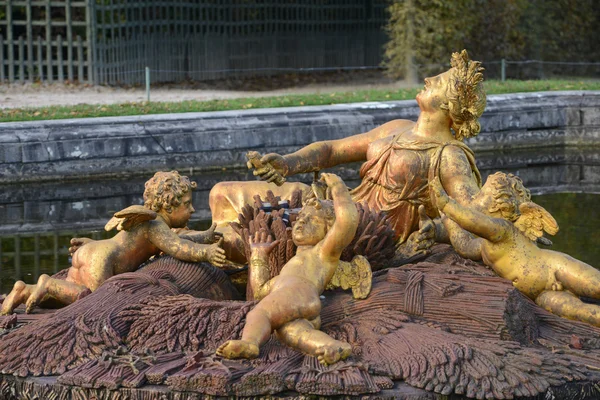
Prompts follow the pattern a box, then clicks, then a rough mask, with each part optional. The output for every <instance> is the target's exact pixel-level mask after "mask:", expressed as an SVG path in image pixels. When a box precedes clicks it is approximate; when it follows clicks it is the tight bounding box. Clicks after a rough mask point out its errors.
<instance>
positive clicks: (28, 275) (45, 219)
mask: <svg viewBox="0 0 600 400" xmlns="http://www.w3.org/2000/svg"><path fill="white" fill-rule="evenodd" d="M337 172H338V173H339V174H340V175H342V176H343V175H346V172H345V171H343V170H340V171H337ZM190 175H192V177H193V179H194V180H196V181H197V182H198V183H199V188H198V190H197V191H196V192H194V207H195V208H196V210H197V211H196V214H195V215H194V217H193V218H192V221H191V223H190V227H191V228H193V229H206V228H208V227H209V226H210V212H209V210H208V192H209V190H210V188H211V187H212V186H213V185H214V184H215V183H216V182H218V181H221V180H227V179H229V180H249V179H252V177H251V176H248V175H247V174H246V173H234V175H233V176H225V179H224V175H223V174H217V175H215V176H211V175H206V174H204V175H202V176H193V174H190ZM144 180H145V179H141V178H140V179H130V180H127V181H123V182H115V181H104V182H102V181H94V182H87V183H82V182H74V183H64V184H61V185H60V186H56V185H55V184H48V185H45V184H44V185H37V186H35V187H31V186H25V187H16V186H15V187H12V188H6V189H9V190H3V191H2V192H1V193H0V222H1V223H0V293H4V294H6V293H7V292H8V291H10V289H11V288H12V285H13V283H14V282H15V281H16V280H17V279H21V280H24V281H25V282H28V283H34V282H35V281H36V280H37V278H38V277H39V275H41V274H53V273H55V272H57V271H59V270H61V269H63V268H66V267H68V266H69V255H68V247H69V240H70V238H71V237H74V236H87V237H92V238H94V239H101V238H106V237H109V236H111V235H113V234H114V231H113V232H111V233H107V232H104V230H103V226H104V224H105V223H106V221H108V219H110V217H111V216H112V214H113V213H114V212H116V211H119V210H120V209H123V208H125V207H127V206H129V205H131V204H141V202H142V197H141V193H142V191H143V183H144ZM346 181H347V182H348V183H349V185H351V186H353V185H352V183H353V181H352V180H351V179H348V178H346ZM355 183H356V182H354V184H355ZM552 187H553V188H557V187H558V188H559V189H560V186H557V185H553V186H552ZM572 188H573V187H571V190H572ZM575 189H577V188H575ZM548 191H549V190H548V188H545V189H544V188H539V189H538V190H534V193H535V192H537V193H544V192H548ZM584 191H593V192H596V193H598V190H597V187H596V186H595V185H592V186H588V187H586V188H584ZM533 200H534V201H535V202H537V203H538V204H540V205H541V206H543V207H545V208H546V209H547V210H548V211H550V212H551V213H552V215H553V216H554V217H555V218H556V220H557V222H558V224H559V226H560V231H559V233H558V234H557V235H556V236H555V237H552V238H551V239H552V240H553V242H554V245H553V247H552V249H554V250H558V251H562V252H566V253H568V254H570V255H572V256H574V257H576V258H578V259H580V260H582V261H585V262H587V263H589V264H591V265H595V266H596V265H598V266H600V246H598V244H599V240H598V236H597V234H596V233H597V232H598V231H600V194H593V193H547V194H540V195H536V196H534V198H533Z"/></svg>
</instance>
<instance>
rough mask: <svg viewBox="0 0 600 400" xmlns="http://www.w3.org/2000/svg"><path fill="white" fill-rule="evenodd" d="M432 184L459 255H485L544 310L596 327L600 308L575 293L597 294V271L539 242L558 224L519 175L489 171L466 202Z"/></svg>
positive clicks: (599, 280) (599, 323)
mask: <svg viewBox="0 0 600 400" xmlns="http://www.w3.org/2000/svg"><path fill="white" fill-rule="evenodd" d="M431 188H432V192H433V194H434V197H435V198H436V201H437V207H438V208H439V210H440V212H441V213H443V214H442V215H443V218H449V219H450V220H451V221H447V222H449V223H450V224H448V227H449V231H450V232H449V233H450V237H451V240H452V245H453V246H454V247H455V248H456V250H457V251H458V252H459V253H460V254H462V255H464V256H468V257H469V258H472V259H483V262H484V263H485V264H486V265H488V266H490V267H491V268H492V269H493V270H494V271H495V272H496V273H497V274H498V275H500V276H501V277H503V278H506V279H509V280H511V281H512V282H513V285H514V286H515V287H516V288H517V289H518V290H519V291H521V292H522V293H524V294H525V295H527V296H528V297H530V298H531V299H533V300H534V301H535V302H536V303H537V304H538V305H539V306H541V307H543V308H545V309H546V310H548V311H550V312H552V313H554V314H556V315H559V316H561V317H565V318H569V319H574V320H578V321H583V322H587V323H589V324H592V325H595V326H600V307H599V306H597V305H592V304H587V303H584V302H583V301H581V300H580V299H579V298H578V297H577V296H585V297H590V298H595V299H600V271H598V270H596V269H595V268H593V267H592V266H590V265H588V264H586V263H584V262H582V261H579V260H576V259H574V258H573V257H570V256H568V255H567V254H563V253H560V252H557V251H552V250H545V249H540V248H538V247H537V245H536V244H535V241H536V239H537V238H539V237H541V236H542V235H543V232H544V231H546V232H547V233H549V234H552V235H554V234H556V232H558V225H557V223H556V221H555V220H554V218H553V217H552V216H551V215H550V214H549V213H548V211H546V210H545V209H544V208H543V207H541V206H539V205H537V204H535V203H533V202H531V196H530V194H529V190H527V189H526V188H525V187H524V186H523V183H522V181H521V179H519V178H518V177H516V176H514V175H512V174H508V175H507V174H504V173H501V172H497V173H496V174H494V175H491V176H490V177H489V178H488V179H487V181H486V183H485V185H484V186H483V187H482V188H481V191H480V192H479V193H478V194H476V195H475V196H474V197H473V201H472V202H471V205H470V207H465V206H462V205H460V204H459V203H457V202H456V201H454V200H453V199H451V198H449V197H448V195H447V194H446V192H445V191H444V189H443V187H442V185H441V183H440V181H439V179H436V180H435V181H433V182H432V183H431ZM453 222H454V223H456V224H457V225H453ZM459 227H461V228H463V229H465V230H467V231H469V232H471V233H473V234H475V235H477V236H479V237H478V238H473V237H472V236H471V235H469V234H468V233H467V232H465V231H463V230H462V229H460V228H459ZM457 228H458V229H457Z"/></svg>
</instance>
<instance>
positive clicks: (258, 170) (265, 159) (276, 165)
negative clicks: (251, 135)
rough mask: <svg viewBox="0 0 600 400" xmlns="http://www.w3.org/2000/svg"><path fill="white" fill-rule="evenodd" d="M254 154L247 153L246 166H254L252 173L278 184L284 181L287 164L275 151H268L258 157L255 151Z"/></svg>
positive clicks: (287, 168) (287, 169)
mask: <svg viewBox="0 0 600 400" xmlns="http://www.w3.org/2000/svg"><path fill="white" fill-rule="evenodd" d="M252 153H253V154H254V153H255V154H256V156H254V157H251V153H248V162H247V166H248V168H250V169H252V168H254V171H253V174H254V175H255V176H259V177H260V179H261V180H263V181H267V182H273V183H275V184H277V185H279V186H281V184H283V182H285V177H286V176H287V174H288V171H289V166H288V164H287V162H286V160H285V158H283V156H280V155H279V154H277V153H269V154H265V155H264V156H262V157H260V154H258V153H257V152H252ZM259 157H260V159H259Z"/></svg>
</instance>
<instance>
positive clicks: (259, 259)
mask: <svg viewBox="0 0 600 400" xmlns="http://www.w3.org/2000/svg"><path fill="white" fill-rule="evenodd" d="M269 240H271V239H270V237H267V232H265V231H262V232H261V231H259V232H256V233H255V234H254V239H252V236H250V237H249V241H250V248H251V256H250V260H249V261H248V264H249V271H248V284H249V285H250V287H251V288H252V293H253V295H254V300H261V299H262V298H263V297H265V296H266V295H267V294H269V293H270V292H271V286H272V285H273V280H272V279H270V277H271V269H270V268H269V254H270V253H271V252H272V251H273V249H274V248H275V247H277V245H278V244H279V241H278V240H276V241H274V242H270V241H269ZM249 300H250V299H249Z"/></svg>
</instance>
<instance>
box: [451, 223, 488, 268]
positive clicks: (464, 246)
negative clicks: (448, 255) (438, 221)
mask: <svg viewBox="0 0 600 400" xmlns="http://www.w3.org/2000/svg"><path fill="white" fill-rule="evenodd" d="M442 223H443V224H444V226H445V227H446V232H447V233H448V236H449V239H450V243H451V244H452V247H454V249H455V250H456V252H457V253H458V254H460V255H461V256H463V257H464V258H468V259H471V260H475V261H480V260H481V245H482V244H483V239H481V238H476V237H474V236H473V235H471V234H470V233H469V232H467V231H465V230H464V229H462V228H461V227H460V226H459V225H458V224H457V223H456V222H454V221H453V220H451V219H450V218H448V217H446V216H445V214H444V216H443V217H442Z"/></svg>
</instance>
